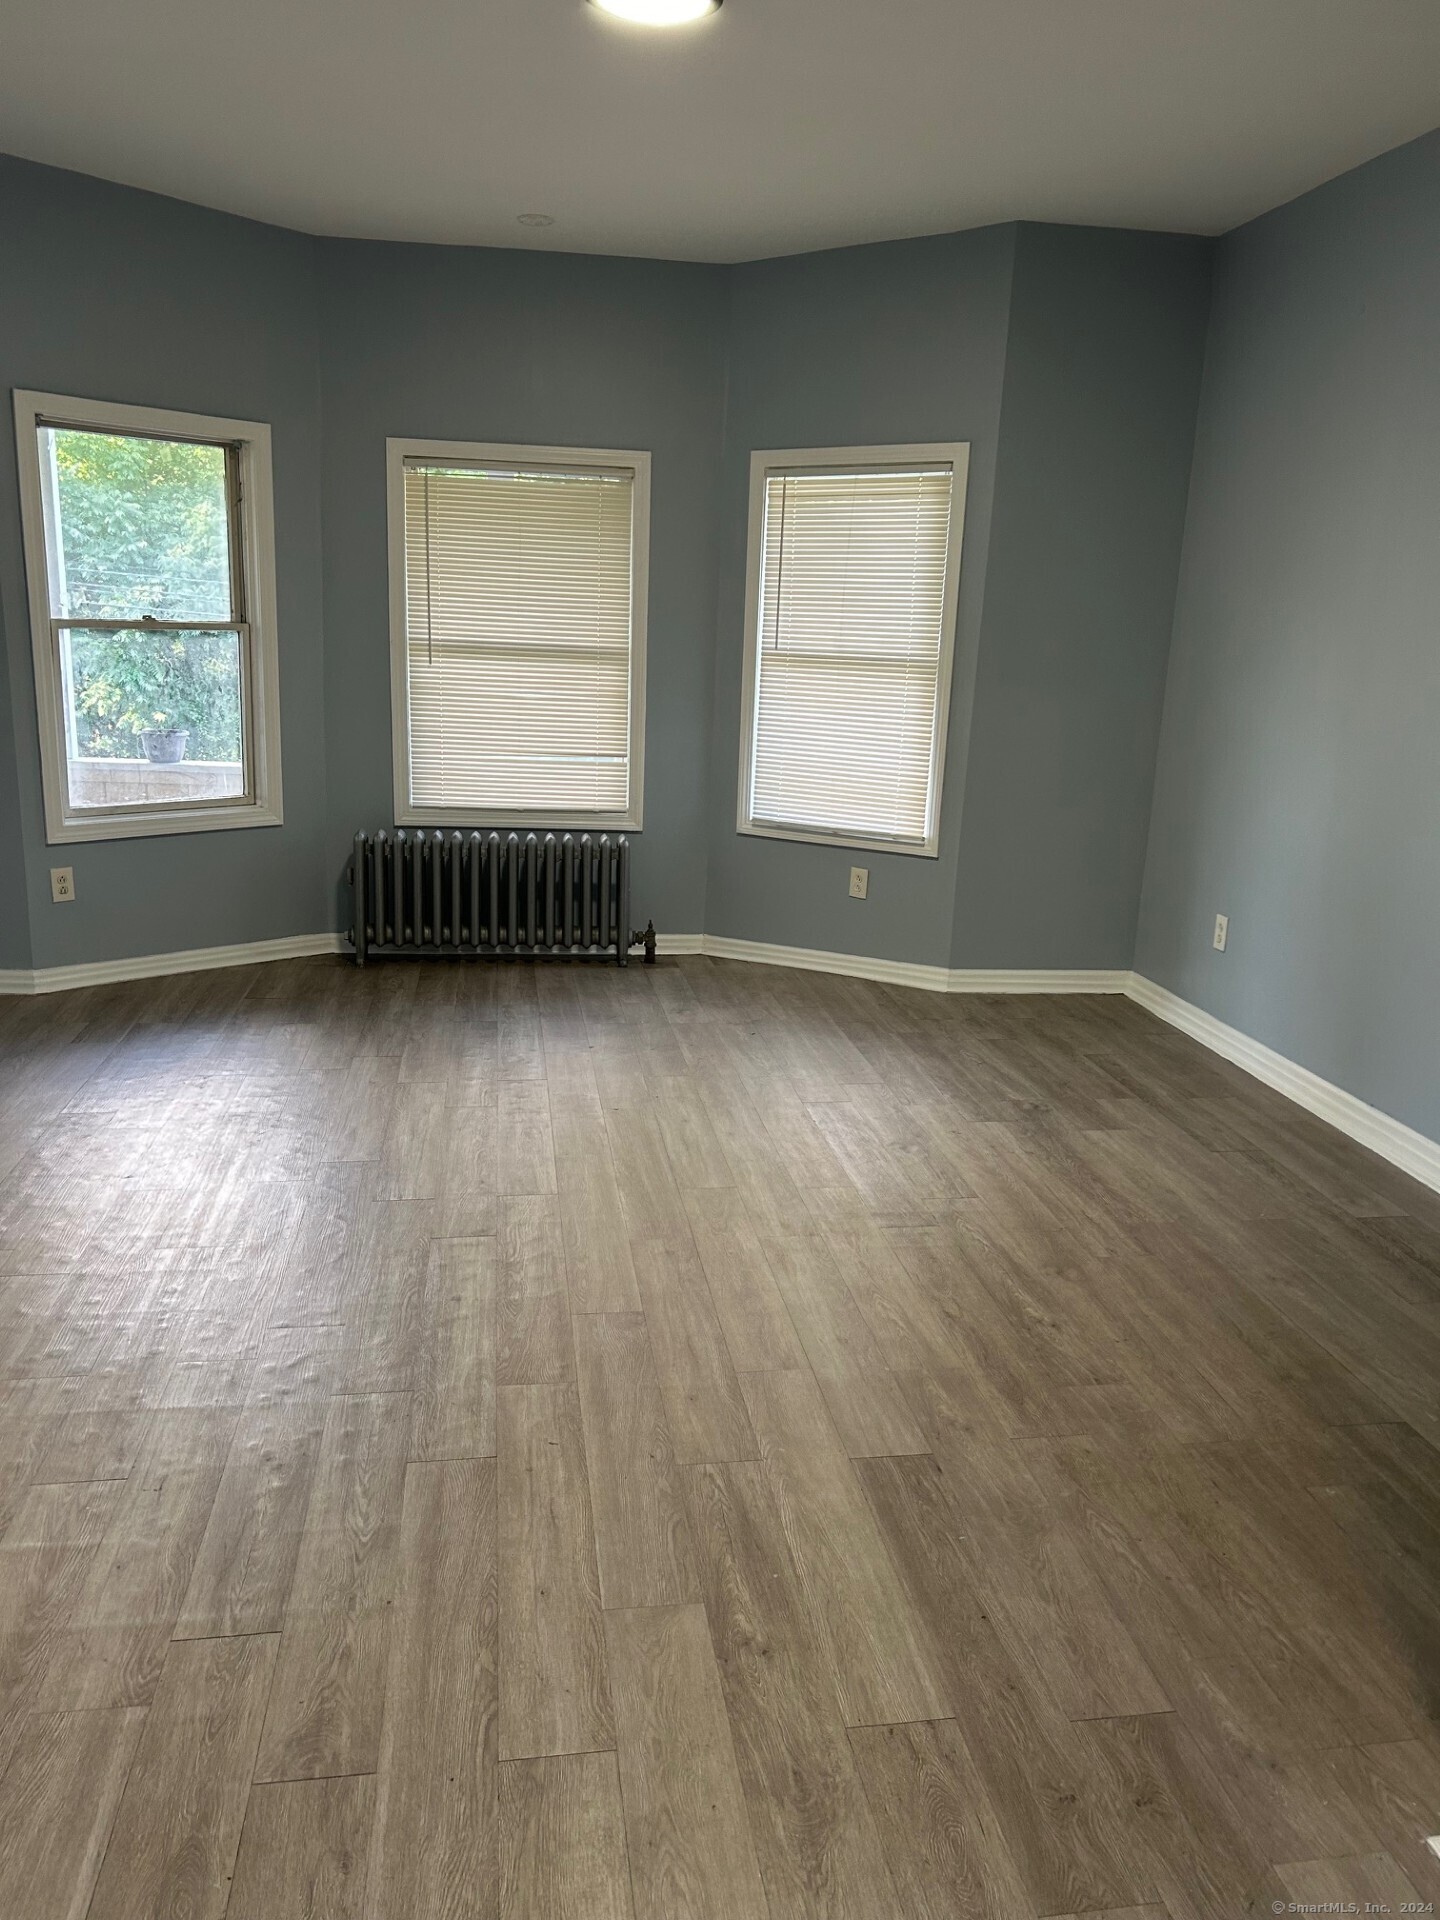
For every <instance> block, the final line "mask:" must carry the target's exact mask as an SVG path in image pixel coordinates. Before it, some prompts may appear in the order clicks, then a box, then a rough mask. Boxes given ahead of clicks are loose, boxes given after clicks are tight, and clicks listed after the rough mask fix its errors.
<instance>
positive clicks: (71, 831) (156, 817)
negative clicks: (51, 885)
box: [45, 806, 284, 847]
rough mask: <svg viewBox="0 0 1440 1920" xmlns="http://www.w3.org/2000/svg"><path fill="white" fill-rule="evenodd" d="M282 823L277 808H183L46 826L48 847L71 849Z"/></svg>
mask: <svg viewBox="0 0 1440 1920" xmlns="http://www.w3.org/2000/svg"><path fill="white" fill-rule="evenodd" d="M283 824H284V818H283V815H282V814H281V813H280V812H279V810H278V809H277V808H274V807H262V806H247V807H236V806H216V807H186V808H184V809H183V810H182V809H179V808H174V809H167V810H163V811H162V810H160V809H158V808H157V809H155V810H154V811H147V812H145V813H108V814H107V813H97V814H95V815H94V816H93V818H92V817H87V816H79V815H76V816H74V817H72V818H69V819H65V820H61V821H59V822H56V823H54V824H52V825H49V826H48V827H47V829H46V833H45V842H46V845H47V846H52V847H60V846H72V845H76V844H78V843H79V842H81V841H85V840H145V839H152V838H158V837H160V836H162V835H168V834H174V833H223V832H226V831H229V832H232V833H233V832H237V831H239V830H241V829H242V828H245V827H278V826H282V825H283Z"/></svg>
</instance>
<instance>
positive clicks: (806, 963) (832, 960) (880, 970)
mask: <svg viewBox="0 0 1440 1920" xmlns="http://www.w3.org/2000/svg"><path fill="white" fill-rule="evenodd" d="M671 937H672V939H675V940H677V941H683V942H684V944H683V945H677V946H674V947H668V946H667V945H666V943H665V941H664V940H663V938H662V940H661V943H660V948H659V950H660V952H661V953H667V952H671V953H704V954H707V955H709V956H710V958H712V959H715V960H748V961H750V962H752V963H754V964H756V965H759V966H766V967H796V968H798V969H799V970H800V971H801V972H803V973H839V974H845V975H847V976H848V977H849V978H851V979H853V980H878V981H880V982H881V983H882V984H883V985H885V986H890V987H919V988H921V989H922V990H923V991H925V992H927V993H1123V992H1124V991H1125V988H1126V986H1127V985H1128V983H1129V980H1130V975H1129V974H1128V973H1126V972H1123V971H1120V972H1113V971H1100V970H1098V969H1097V970H1084V969H1079V970H1077V969H1073V968H1070V969H1062V968H1055V969H1053V970H1052V969H1024V968H1001V969H994V970H989V971H987V970H984V969H980V968H973V967H933V966H926V965H924V964H923V963H922V962H920V961H917V960H877V959H872V958H870V957H869V956H867V955H865V954H857V953H825V952H823V951H822V950H821V949H820V948H818V947H777V946H771V945H770V944H768V943H767V942H766V941H763V940H732V939H730V938H729V937H728V936H727V935H725V934H720V933H705V934H679V935H672V936H671Z"/></svg>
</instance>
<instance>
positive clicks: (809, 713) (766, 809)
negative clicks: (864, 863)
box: [739, 446, 967, 853]
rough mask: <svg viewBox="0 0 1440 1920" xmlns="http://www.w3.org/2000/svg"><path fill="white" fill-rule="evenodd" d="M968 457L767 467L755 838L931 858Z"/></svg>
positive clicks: (886, 454)
mask: <svg viewBox="0 0 1440 1920" xmlns="http://www.w3.org/2000/svg"><path fill="white" fill-rule="evenodd" d="M966 453H967V449H966V448H965V447H963V446H946V447H941V448H936V447H925V448H918V447H917V448H885V449H879V448H876V449H866V450H863V451H861V452H856V453H854V454H850V455H847V454H844V453H840V452H835V453H825V454H815V455H812V456H803V457H797V456H793V455H763V454H760V455H756V456H755V463H754V467H753V471H752V497H751V543H752V553H751V581H750V607H749V624H748V631H747V646H746V709H747V720H748V726H747V729H746V733H745V738H744V741H743V743H742V755H743V760H742V766H741V806H740V823H739V824H740V828H741V830H742V831H743V832H749V833H760V834H771V835H774V836H776V837H780V838H785V839H824V840H832V839H833V840H837V841H842V842H845V843H848V844H850V845H859V846H869V845H873V846H877V847H892V848H894V849H895V850H896V851H904V852H911V853H933V852H934V850H935V845H936V837H937V831H938V818H939V808H940V771H941V764H942V761H943V757H944V733H945V714H946V709H947V706H948V701H949V685H950V666H951V655H952V652H953V643H954V632H955V595H956V585H957V574H958V567H959V546H960V529H961V525H962V522H963V518H964V487H965V467H966ZM802 458H803V464H802V463H801V460H802Z"/></svg>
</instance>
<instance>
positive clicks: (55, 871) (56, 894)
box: [50, 867, 75, 905]
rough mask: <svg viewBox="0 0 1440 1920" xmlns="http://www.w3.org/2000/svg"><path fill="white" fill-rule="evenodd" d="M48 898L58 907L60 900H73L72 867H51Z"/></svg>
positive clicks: (73, 872) (73, 879)
mask: <svg viewBox="0 0 1440 1920" xmlns="http://www.w3.org/2000/svg"><path fill="white" fill-rule="evenodd" d="M50 898H51V899H52V900H53V901H54V902H55V903H56V904H57V905H58V904H59V903H60V901H62V900H73V899H74V898H75V869H74V868H73V867H51V869H50Z"/></svg>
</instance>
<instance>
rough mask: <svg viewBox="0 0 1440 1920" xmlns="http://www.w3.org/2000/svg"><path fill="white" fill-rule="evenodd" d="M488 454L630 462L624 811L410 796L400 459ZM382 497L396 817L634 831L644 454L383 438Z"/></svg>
mask: <svg viewBox="0 0 1440 1920" xmlns="http://www.w3.org/2000/svg"><path fill="white" fill-rule="evenodd" d="M407 460H453V461H455V462H456V463H457V465H458V464H463V463H465V462H467V461H473V462H483V461H486V460H492V461H494V462H496V463H497V464H502V463H503V464H505V465H507V466H530V465H534V466H544V465H545V464H546V463H547V462H553V463H555V464H557V465H562V466H567V467H579V468H585V467H597V468H604V469H607V470H610V471H613V470H614V468H616V467H626V468H630V469H631V470H632V471H633V472H634V475H635V490H634V495H633V508H632V522H631V534H630V539H631V546H630V805H629V807H628V808H627V810H626V811H625V812H624V813H587V812H585V811H584V810H583V809H581V810H577V809H576V808H574V807H570V808H566V809H552V808H529V809H526V808H523V807H522V808H514V807H512V808H499V809H497V808H493V807H484V808H479V807H417V806H415V805H414V804H413V803H412V802H411V799H410V689H409V678H408V674H407V671H406V662H407V659H408V647H407V634H406V622H405V462H406V461H407ZM385 497H386V512H387V516H388V520H389V540H390V715H391V741H392V747H393V755H394V768H395V824H396V825H397V826H401V827H412V826H413V827H571V828H578V829H581V830H586V831H588V830H590V829H592V828H593V829H595V830H597V831H599V832H606V831H613V830H616V829H628V830H631V831H636V832H638V831H639V829H640V826H641V824H642V821H643V818H644V800H645V634H646V614H647V611H648V607H649V600H650V455H649V454H648V453H639V452H635V451H633V450H632V451H629V452H625V451H620V450H617V449H614V448H605V447H521V446H510V445H503V444H497V443H494V442H490V441H483V440H387V441H386V442H385Z"/></svg>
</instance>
